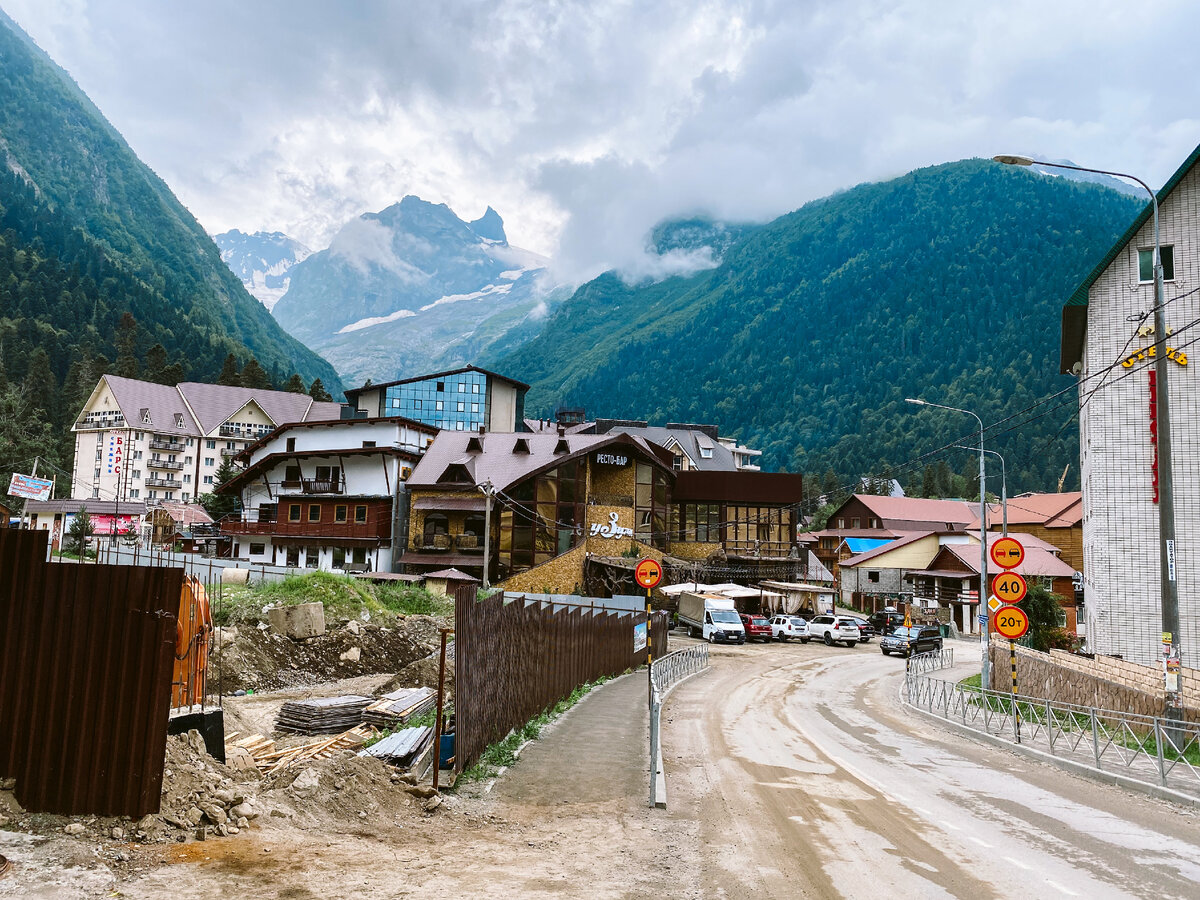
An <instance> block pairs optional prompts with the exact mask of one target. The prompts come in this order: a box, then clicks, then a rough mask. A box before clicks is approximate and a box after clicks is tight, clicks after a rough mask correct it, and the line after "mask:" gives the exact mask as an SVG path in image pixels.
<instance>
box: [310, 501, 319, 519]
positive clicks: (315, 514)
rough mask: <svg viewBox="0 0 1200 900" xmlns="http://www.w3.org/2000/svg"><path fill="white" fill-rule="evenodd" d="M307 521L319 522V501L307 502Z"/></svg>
mask: <svg viewBox="0 0 1200 900" xmlns="http://www.w3.org/2000/svg"><path fill="white" fill-rule="evenodd" d="M308 521H310V522H320V521H321V504H320V503H310V504H309V506H308Z"/></svg>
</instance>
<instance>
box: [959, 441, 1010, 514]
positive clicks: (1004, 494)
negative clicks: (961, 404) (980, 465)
mask: <svg viewBox="0 0 1200 900" xmlns="http://www.w3.org/2000/svg"><path fill="white" fill-rule="evenodd" d="M954 446H955V447H956V448H958V449H959V450H978V449H979V448H978V447H964V446H963V445H962V444H955V445H954ZM983 452H984V453H986V454H987V455H988V456H994V457H996V459H998V460H1000V509H1001V512H1002V513H1003V515H1004V525H1003V527H1002V529H1001V531H1000V534H1001V535H1002V536H1003V537H1008V473H1007V472H1005V470H1004V457H1003V456H1001V455H1000V454H999V453H997V452H996V451H995V450H984V451H983Z"/></svg>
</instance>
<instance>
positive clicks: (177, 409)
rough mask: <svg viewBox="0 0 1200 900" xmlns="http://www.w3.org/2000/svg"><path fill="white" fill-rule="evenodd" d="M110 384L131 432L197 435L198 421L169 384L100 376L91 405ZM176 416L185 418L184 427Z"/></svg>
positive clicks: (89, 399) (198, 432)
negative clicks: (101, 387) (97, 395)
mask: <svg viewBox="0 0 1200 900" xmlns="http://www.w3.org/2000/svg"><path fill="white" fill-rule="evenodd" d="M105 383H106V384H107V385H108V388H109V390H110V391H112V395H113V399H114V400H116V401H117V406H118V407H119V408H120V410H121V414H122V415H123V416H124V417H125V424H126V426H127V427H129V428H140V429H144V430H145V431H158V432H161V433H163V434H188V435H198V434H201V433H202V432H200V431H199V429H198V426H197V424H196V420H195V418H194V417H193V416H192V412H191V410H190V409H189V408H188V405H187V404H186V403H185V402H184V401H183V398H182V397H181V396H180V395H179V391H178V390H176V389H175V388H174V387H172V386H171V385H169V384H156V383H154V382H152V381H139V380H138V379H136V378H124V377H122V376H120V375H101V376H100V381H99V382H98V383H97V384H96V388H95V390H93V391H92V396H91V397H89V398H88V405H90V404H91V402H92V399H93V398H94V397H95V395H96V392H97V391H99V390H100V386H101V384H105ZM142 410H145V411H146V415H147V416H149V418H150V421H149V422H146V421H145V419H144V418H143V415H142ZM176 415H182V416H183V424H182V425H176V424H175V422H176V418H175V416H176Z"/></svg>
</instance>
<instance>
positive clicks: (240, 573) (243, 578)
mask: <svg viewBox="0 0 1200 900" xmlns="http://www.w3.org/2000/svg"><path fill="white" fill-rule="evenodd" d="M221 583H222V584H249V583H250V570H249V569H238V568H235V567H234V566H226V567H225V568H224V569H222V570H221Z"/></svg>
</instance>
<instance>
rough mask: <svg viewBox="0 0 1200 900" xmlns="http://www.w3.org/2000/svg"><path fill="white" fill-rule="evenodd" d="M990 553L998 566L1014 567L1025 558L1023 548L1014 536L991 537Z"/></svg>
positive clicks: (1003, 567) (1004, 567)
mask: <svg viewBox="0 0 1200 900" xmlns="http://www.w3.org/2000/svg"><path fill="white" fill-rule="evenodd" d="M990 555H991V557H992V562H994V563H995V564H996V565H998V566H999V567H1000V568H1002V569H1015V568H1016V567H1017V566H1019V565H1020V564H1021V562H1022V561H1023V560H1024V559H1025V548H1024V547H1022V546H1021V542H1020V541H1018V540H1017V539H1016V538H1010V537H999V538H993V539H992V547H991V553H990Z"/></svg>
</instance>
